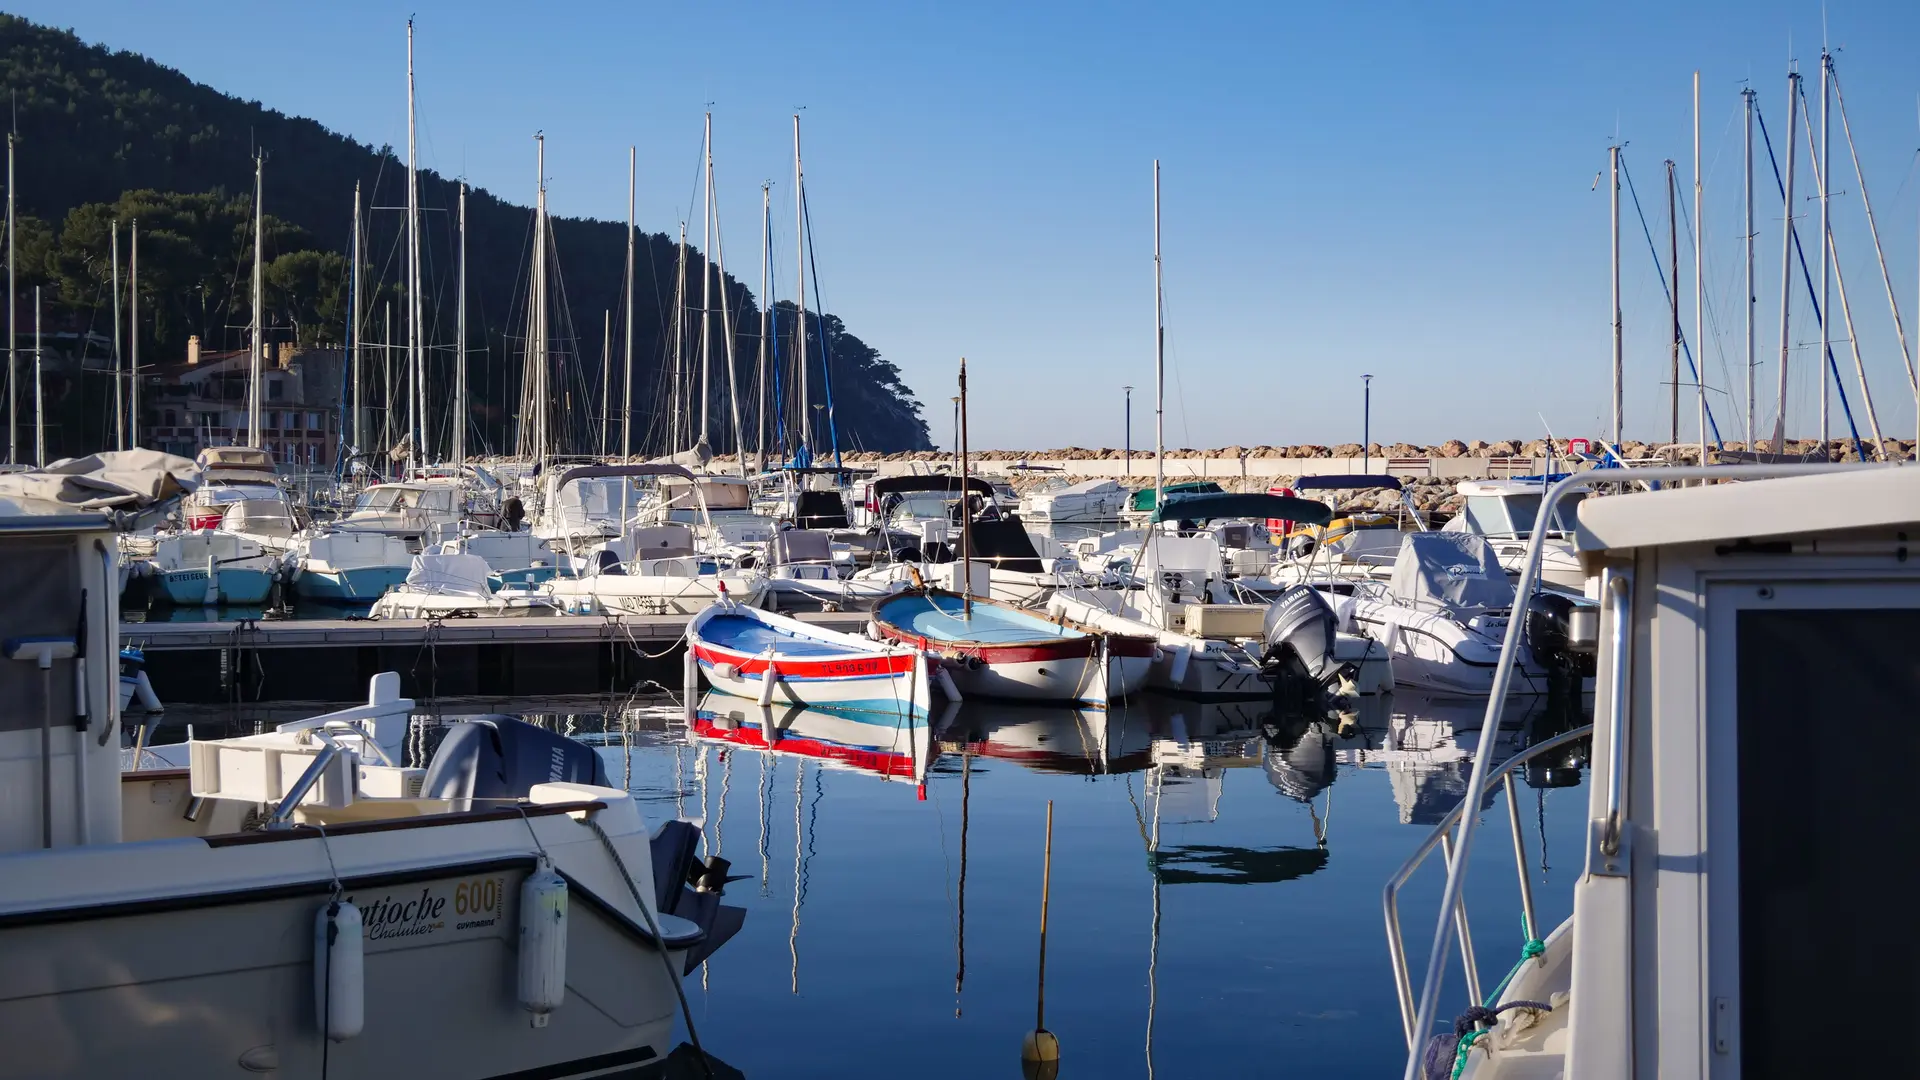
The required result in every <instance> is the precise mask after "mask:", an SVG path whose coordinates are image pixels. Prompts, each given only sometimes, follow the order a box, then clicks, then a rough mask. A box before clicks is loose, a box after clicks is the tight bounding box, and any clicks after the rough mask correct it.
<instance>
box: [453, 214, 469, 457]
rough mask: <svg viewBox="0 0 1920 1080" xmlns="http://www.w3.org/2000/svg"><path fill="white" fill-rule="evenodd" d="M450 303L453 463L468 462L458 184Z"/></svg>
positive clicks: (463, 224) (463, 249)
mask: <svg viewBox="0 0 1920 1080" xmlns="http://www.w3.org/2000/svg"><path fill="white" fill-rule="evenodd" d="M457 274H458V276H457V278H456V283H455V285H454V289H455V296H454V302H453V432H452V435H453V463H454V464H455V465H465V464H466V463H467V417H468V416H469V415H471V411H470V410H469V408H468V406H467V185H466V182H465V181H464V180H463V181H461V183H460V262H459V270H458V271H457Z"/></svg>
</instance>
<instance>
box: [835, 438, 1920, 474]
mask: <svg viewBox="0 0 1920 1080" xmlns="http://www.w3.org/2000/svg"><path fill="white" fill-rule="evenodd" d="M1764 442H1765V440H1762V445H1764ZM1828 446H1829V457H1830V458H1831V459H1832V460H1834V461H1856V460H1858V457H1857V455H1856V454H1855V453H1854V447H1853V442H1852V441H1851V440H1843V439H1835V440H1833V441H1831V442H1830V443H1829V444H1828ZM1819 447H1820V440H1818V439H1788V440H1787V446H1786V452H1787V453H1788V454H1791V455H1794V456H1797V457H1813V456H1817V454H1818V452H1819ZM1566 448H1567V443H1566V440H1564V439H1562V440H1558V441H1557V442H1555V443H1553V444H1549V443H1548V442H1547V440H1545V439H1504V440H1499V441H1495V442H1488V441H1486V440H1483V439H1475V440H1473V441H1472V442H1462V441H1461V440H1459V439H1449V440H1448V441H1446V442H1443V443H1436V444H1433V445H1431V446H1423V445H1418V444H1415V443H1373V444H1371V445H1369V446H1367V447H1364V448H1363V447H1362V446H1361V445H1360V444H1359V443H1338V444H1335V445H1332V446H1322V445H1319V444H1314V443H1303V444H1301V445H1298V446H1224V447H1220V448H1218V449H1214V450H1195V449H1192V448H1186V447H1183V448H1181V449H1178V450H1172V449H1170V450H1168V451H1167V459H1168V460H1170V461H1185V460H1193V459H1201V458H1204V459H1209V460H1213V461H1238V460H1241V459H1245V460H1247V461H1271V460H1275V459H1289V458H1295V459H1305V460H1313V459H1322V460H1324V459H1329V458H1334V459H1339V458H1352V459H1354V460H1355V461H1359V460H1361V459H1362V458H1363V457H1367V458H1372V459H1374V460H1375V461H1376V462H1378V461H1384V460H1386V459H1392V458H1427V459H1440V460H1447V459H1454V458H1505V457H1528V458H1549V457H1552V456H1553V455H1554V454H1555V453H1556V452H1557V453H1560V454H1564V453H1565V452H1566ZM1721 448H1722V449H1724V450H1727V451H1734V452H1739V451H1744V450H1746V448H1747V446H1746V444H1745V443H1742V442H1728V443H1723V444H1721ZM1913 448H1914V443H1913V442H1911V441H1903V440H1901V439H1887V440H1886V449H1887V454H1888V456H1889V457H1892V458H1895V459H1898V458H1901V457H1905V456H1910V455H1911V454H1912V453H1913ZM1697 449H1698V447H1697V444H1694V443H1685V442H1682V443H1674V444H1666V443H1644V442H1635V441H1632V440H1629V441H1628V442H1626V443H1624V444H1623V445H1622V446H1621V447H1620V452H1621V454H1622V455H1624V456H1625V457H1626V458H1628V459H1629V460H1636V459H1643V458H1644V459H1656V458H1663V459H1666V460H1669V461H1672V460H1679V459H1682V458H1684V459H1685V460H1688V461H1691V460H1693V457H1694V455H1695V453H1696V451H1697ZM1868 452H1869V454H1872V452H1873V451H1872V443H1871V442H1869V444H1868ZM844 456H845V458H846V461H847V462H848V463H849V464H860V465H866V466H871V465H874V464H877V463H883V462H913V461H926V462H940V461H946V460H949V459H950V458H951V457H952V455H951V454H949V453H945V452H935V451H927V450H915V451H905V452H901V453H894V454H878V453H849V454H846V455H844ZM1126 456H1127V454H1126V451H1124V450H1115V449H1088V448H1086V447H1082V446H1067V447H1062V448H1059V449H1055V450H975V451H972V452H971V453H970V454H969V457H971V458H972V460H974V461H979V462H1009V463H1010V462H1020V461H1029V462H1040V461H1046V462H1049V463H1054V462H1075V461H1086V462H1094V461H1112V462H1124V461H1125V460H1126ZM1133 461H1134V464H1135V467H1136V469H1137V468H1138V467H1139V463H1140V462H1142V461H1144V462H1147V463H1148V467H1149V468H1151V466H1152V461H1153V451H1152V450H1151V449H1150V448H1149V449H1146V450H1141V449H1135V450H1134V451H1133ZM1106 474H1107V473H1106V470H1100V472H1099V473H1098V475H1106Z"/></svg>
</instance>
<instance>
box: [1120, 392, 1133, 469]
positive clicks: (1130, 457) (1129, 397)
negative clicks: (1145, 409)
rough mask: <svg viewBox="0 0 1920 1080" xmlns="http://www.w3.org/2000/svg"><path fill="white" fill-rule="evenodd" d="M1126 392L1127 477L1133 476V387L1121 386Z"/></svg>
mask: <svg viewBox="0 0 1920 1080" xmlns="http://www.w3.org/2000/svg"><path fill="white" fill-rule="evenodd" d="M1120 389H1122V390H1125V391H1126V392H1127V470H1126V471H1127V475H1128V476H1132V475H1133V387H1131V386H1123V387H1121V388H1120Z"/></svg>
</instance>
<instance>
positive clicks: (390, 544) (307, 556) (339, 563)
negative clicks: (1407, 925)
mask: <svg viewBox="0 0 1920 1080" xmlns="http://www.w3.org/2000/svg"><path fill="white" fill-rule="evenodd" d="M288 558H289V560H290V561H291V562H292V564H293V571H292V576H293V589H294V592H295V593H296V594H297V595H299V596H300V597H302V598H303V599H307V600H322V601H327V602H330V603H336V604H371V603H373V602H374V601H375V600H378V599H379V598H380V594H382V593H384V592H386V591H387V590H388V589H390V588H392V587H393V586H395V585H398V584H400V583H401V582H403V581H405V580H406V579H407V572H408V571H409V570H411V569H412V568H413V555H412V554H411V553H409V552H408V551H407V544H406V541H404V540H402V539H400V538H399V537H397V536H394V535H392V534H390V533H386V532H381V531H378V530H373V529H342V530H337V531H331V532H324V533H320V534H318V535H316V536H310V537H306V538H304V539H303V540H302V541H300V543H298V544H296V545H295V546H294V549H293V551H292V552H291V553H290V554H289V556H288Z"/></svg>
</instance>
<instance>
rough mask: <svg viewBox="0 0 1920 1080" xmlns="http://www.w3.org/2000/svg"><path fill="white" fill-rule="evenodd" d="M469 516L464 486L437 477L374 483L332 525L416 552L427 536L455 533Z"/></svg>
mask: <svg viewBox="0 0 1920 1080" xmlns="http://www.w3.org/2000/svg"><path fill="white" fill-rule="evenodd" d="M468 513H469V507H468V498H467V491H466V486H465V484H464V483H463V482H462V481H461V479H460V478H459V477H453V476H440V477H430V478H427V479H422V480H396V481H393V482H391V483H385V484H374V485H372V486H370V487H368V488H367V489H366V490H364V491H362V492H360V494H359V496H358V497H357V498H356V499H355V500H354V503H353V508H352V509H351V510H349V511H347V512H346V513H345V514H342V515H341V516H340V517H339V518H338V519H337V520H336V521H334V523H333V525H334V528H336V529H338V530H343V531H350V532H370V533H381V534H384V535H387V536H392V537H396V538H398V539H401V540H404V541H407V542H408V544H409V546H410V548H411V549H413V550H418V549H419V548H420V547H422V546H423V545H424V544H425V543H426V542H427V540H428V538H429V536H430V534H433V535H437V534H439V533H442V532H445V533H448V534H452V533H454V532H457V531H458V530H459V528H460V525H461V523H462V522H463V521H465V520H466V519H467V516H468Z"/></svg>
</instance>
